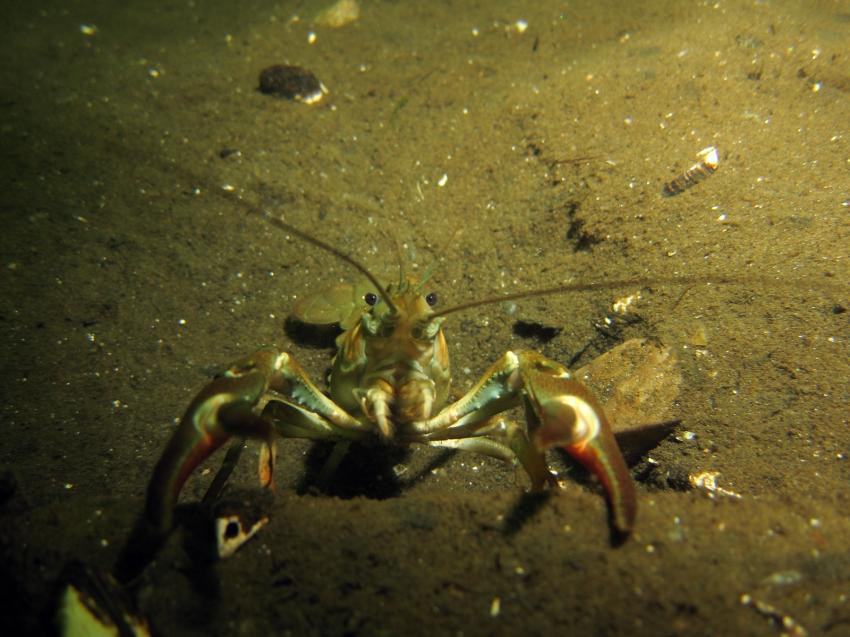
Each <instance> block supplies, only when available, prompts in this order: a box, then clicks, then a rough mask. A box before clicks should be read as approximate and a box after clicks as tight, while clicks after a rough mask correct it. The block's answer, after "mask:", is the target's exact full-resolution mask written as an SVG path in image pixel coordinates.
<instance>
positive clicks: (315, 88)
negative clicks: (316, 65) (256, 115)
mask: <svg viewBox="0 0 850 637" xmlns="http://www.w3.org/2000/svg"><path fill="white" fill-rule="evenodd" d="M260 92H261V93H265V94H266V95H272V96H274V97H280V98H285V99H289V100H295V101H296V102H304V103H305V104H315V103H316V102H318V101H319V100H321V99H322V97H323V96H324V95H325V93H327V92H328V89H327V88H326V87H325V85H324V84H322V83H321V82H320V81H319V79H318V78H317V77H316V76H315V75H313V73H312V71H308V70H307V69H303V68H301V67H300V66H291V65H289V64H275V65H274V66H269V67H267V68H265V69H263V70H262V71H260Z"/></svg>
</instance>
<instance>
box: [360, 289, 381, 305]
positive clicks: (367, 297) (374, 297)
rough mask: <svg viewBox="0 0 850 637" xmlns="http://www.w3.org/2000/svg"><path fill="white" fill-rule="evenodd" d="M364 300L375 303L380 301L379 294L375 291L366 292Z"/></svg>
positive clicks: (367, 302) (368, 303)
mask: <svg viewBox="0 0 850 637" xmlns="http://www.w3.org/2000/svg"><path fill="white" fill-rule="evenodd" d="M363 300H364V301H366V305H375V303H377V302H378V295H377V294H375V293H374V292H366V294H364V295H363Z"/></svg>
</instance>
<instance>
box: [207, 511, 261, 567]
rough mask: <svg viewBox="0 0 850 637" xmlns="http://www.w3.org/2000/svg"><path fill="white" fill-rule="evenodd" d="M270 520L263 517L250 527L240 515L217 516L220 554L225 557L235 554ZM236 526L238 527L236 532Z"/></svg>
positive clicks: (216, 538) (216, 528)
mask: <svg viewBox="0 0 850 637" xmlns="http://www.w3.org/2000/svg"><path fill="white" fill-rule="evenodd" d="M268 522H269V519H268V518H267V517H262V518H260V519H259V520H257V521H256V522H255V523H254V524H253V525H252V526H250V527H249V526H248V525H247V524H245V522H244V521H243V520H242V519H241V518H240V517H239V516H238V515H223V516H221V517H220V518H216V521H215V540H216V545H217V546H218V556H219V557H220V558H221V559H225V558H228V557H230V556H231V555H233V554H234V553H235V552H236V551H237V550H239V547H240V546H242V545H243V544H245V542H247V541H248V540H250V539H251V538H252V537H254V535H255V534H256V533H257V531H259V530H260V529H261V528H263V527H264V526H265V525H266V524H268ZM234 525H235V527H234ZM234 528H235V529H236V532H235V533H234Z"/></svg>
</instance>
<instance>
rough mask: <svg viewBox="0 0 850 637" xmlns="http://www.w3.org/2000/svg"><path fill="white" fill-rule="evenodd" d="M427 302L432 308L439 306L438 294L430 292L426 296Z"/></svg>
mask: <svg viewBox="0 0 850 637" xmlns="http://www.w3.org/2000/svg"><path fill="white" fill-rule="evenodd" d="M425 302H426V303H427V304H428V305H430V306H431V307H434V306H435V305H437V293H436V292H429V293H428V294H427V295H426V296H425Z"/></svg>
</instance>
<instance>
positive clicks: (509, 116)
mask: <svg viewBox="0 0 850 637" xmlns="http://www.w3.org/2000/svg"><path fill="white" fill-rule="evenodd" d="M216 4H217V5H218V6H217V7H216V6H209V3H186V2H179V3H162V2H151V3H147V4H145V3H142V2H131V3H129V4H128V5H127V6H126V7H121V8H119V7H117V6H115V5H114V3H97V2H91V1H90V0H82V1H81V2H77V3H73V4H72V5H70V6H69V5H68V4H67V3H47V4H44V3H41V4H39V5H38V6H36V5H34V4H29V5H27V4H23V3H17V4H16V5H15V6H14V7H10V8H8V9H7V13H8V14H9V17H8V18H7V20H6V21H5V22H4V25H3V27H2V38H3V39H2V42H3V44H2V47H3V55H2V58H0V68H2V82H0V86H2V89H0V91H2V102H0V109H2V126H0V132H1V133H2V144H1V145H0V147H1V148H2V153H0V156H2V165H3V169H2V174H3V176H4V179H3V182H4V183H3V189H2V196H0V197H2V219H3V223H2V226H3V232H2V235H0V251H1V253H2V268H0V322H2V326H3V332H4V336H5V337H4V338H3V340H2V344H0V347H2V352H0V361H2V362H0V364H2V379H3V381H2V383H3V390H2V394H3V400H2V431H3V434H2V436H3V443H2V445H0V496H2V500H0V507H2V508H0V572H2V577H0V599H3V600H4V606H5V609H6V610H5V611H4V612H3V613H2V615H0V632H2V633H3V634H29V635H32V634H39V633H40V632H42V631H47V630H48V626H49V617H50V615H51V613H52V610H51V604H52V601H51V600H52V598H51V595H52V594H53V591H54V589H55V586H56V578H57V577H58V575H59V573H60V571H61V569H62V567H63V566H64V564H65V563H66V562H68V561H69V560H73V559H77V560H82V561H84V562H86V563H88V564H90V565H92V566H94V567H97V568H101V569H104V570H108V569H110V568H111V566H112V564H113V563H114V561H115V559H116V556H117V554H118V552H119V551H120V549H121V547H122V544H123V542H124V541H125V539H126V538H127V536H128V534H129V532H130V529H131V527H132V525H133V522H134V519H135V518H136V516H137V515H138V513H139V512H140V510H141V507H142V502H143V496H144V491H145V488H146V485H147V480H148V479H149V477H150V474H151V471H152V468H153V466H154V464H155V462H156V460H157V459H158V457H159V454H160V453H161V450H162V449H163V447H164V445H165V443H166V441H167V439H168V437H169V435H170V432H171V430H172V429H173V427H174V419H175V418H179V416H180V415H181V411H182V410H183V409H185V407H186V405H187V404H188V403H189V401H190V400H191V398H192V397H193V396H194V394H195V393H196V392H197V391H198V390H199V389H200V388H201V387H203V385H204V384H205V383H206V382H207V380H208V379H209V378H210V377H211V376H212V375H213V374H214V373H215V372H216V371H218V370H220V369H222V368H223V367H225V366H226V365H227V364H228V363H229V362H231V361H233V360H236V359H238V358H240V357H241V356H243V355H245V354H247V353H249V352H251V351H253V350H254V349H256V348H257V347H259V346H260V345H262V344H277V345H279V346H280V347H282V348H285V349H286V350H287V351H290V352H292V353H293V355H294V356H295V357H296V358H297V360H298V361H299V362H301V364H302V365H303V366H304V367H305V368H306V369H307V370H308V371H309V372H310V374H311V375H312V377H313V378H315V379H317V380H319V379H321V378H322V376H323V373H324V370H325V369H326V368H327V367H328V364H329V362H330V358H331V356H332V351H331V350H329V349H322V348H316V347H311V346H310V344H305V343H300V342H298V341H297V339H296V340H293V339H291V338H289V337H288V336H287V335H286V333H285V331H284V319H285V318H286V316H287V314H288V312H289V309H290V308H291V307H292V305H293V304H294V302H295V301H296V300H297V299H300V298H303V297H304V296H305V295H309V294H315V293H316V292H317V291H319V290H321V289H322V288H325V287H327V286H329V285H332V284H334V283H336V282H338V281H340V280H344V279H352V278H354V277H353V273H352V271H351V269H350V268H349V267H348V266H346V265H345V264H343V263H341V262H340V261H338V260H336V259H334V258H333V257H329V256H328V255H327V254H324V253H322V252H320V251H317V250H316V249H314V248H312V247H310V246H308V245H305V244H304V243H301V242H299V241H297V240H294V239H292V238H288V237H286V236H285V235H284V233H282V232H281V231H280V230H278V229H276V228H274V227H271V226H270V225H269V224H267V223H265V222H264V221H263V220H262V219H260V218H259V217H258V216H256V215H254V214H251V212H250V208H249V207H246V206H244V205H240V204H239V203H238V202H237V201H235V199H234V197H233V196H230V195H228V194H227V193H226V192H224V193H223V192H222V191H221V188H222V187H223V186H224V185H229V186H231V187H232V188H233V189H234V190H235V192H237V193H239V194H242V195H243V196H244V197H245V199H246V200H250V202H252V204H251V205H257V206H261V207H263V208H266V209H268V210H271V211H273V212H275V213H276V214H282V215H283V216H284V217H285V218H286V219H287V221H289V222H290V223H293V224H295V225H297V226H299V227H301V228H304V229H306V230H308V231H309V232H311V233H314V234H315V235H317V236H319V237H321V238H322V239H323V240H325V241H327V242H329V243H331V244H333V245H334V246H337V247H338V248H339V249H341V250H343V251H345V252H349V253H351V254H352V255H354V256H355V257H356V258H357V259H359V260H360V261H362V262H363V263H364V264H366V265H367V266H368V267H369V268H370V269H372V270H373V271H374V272H375V273H376V274H378V275H379V276H381V277H382V278H385V279H386V280H394V279H395V277H397V272H398V264H399V261H400V260H401V261H402V262H403V263H404V265H405V266H406V267H407V268H408V270H410V271H412V272H413V273H417V272H418V273H421V272H423V271H424V269H425V268H426V267H428V266H429V265H430V264H432V263H435V262H437V263H438V269H437V271H436V274H435V275H434V283H435V287H436V289H438V291H439V293H440V295H441V303H443V304H445V306H450V305H455V304H457V303H460V302H463V301H467V300H471V299H477V298H483V297H487V296H492V295H494V294H499V293H503V292H507V291H517V290H523V289H533V288H536V287H542V286H548V285H552V284H553V283H556V282H560V281H605V280H612V279H622V278H629V277H653V276H662V275H664V276H669V275H674V274H675V275H681V276H690V277H700V276H717V277H721V276H723V277H736V278H738V279H739V280H740V282H738V283H730V284H725V285H705V284H694V285H692V286H690V287H687V288H685V289H683V288H682V286H664V285H661V286H645V287H643V289H640V290H638V289H631V288H630V289H624V290H620V291H601V292H593V293H584V294H574V295H563V296H556V297H547V298H541V299H528V300H521V301H517V302H516V303H515V305H514V304H495V305H489V306H486V307H482V308H479V309H477V310H472V311H469V312H467V313H464V314H458V315H454V316H451V317H450V319H449V320H448V321H447V323H446V335H447V339H448V341H449V348H450V352H451V355H452V359H453V364H454V386H455V392H456V393H458V392H460V391H462V390H464V389H466V388H467V387H469V386H470V385H471V384H472V383H473V382H474V381H475V380H476V379H477V378H478V377H479V375H480V374H481V373H483V372H484V370H485V369H486V368H487V367H488V366H489V365H490V363H491V362H492V361H493V360H495V359H496V358H497V357H498V356H500V355H501V354H502V353H503V352H504V351H506V350H508V349H520V348H532V349H539V350H541V351H542V352H543V353H544V354H546V355H547V356H549V357H551V358H554V359H556V360H560V361H564V362H566V361H570V360H573V359H574V358H576V353H577V352H581V351H582V349H583V348H585V349H584V351H583V353H582V354H581V356H578V357H577V360H576V365H583V364H586V363H587V362H589V361H590V360H592V359H593V358H594V357H596V356H598V355H600V354H602V353H603V352H604V351H605V350H606V349H608V348H610V347H613V346H615V345H616V344H617V343H619V342H622V341H623V340H625V339H628V338H633V337H646V338H650V339H655V340H658V341H660V342H662V343H664V344H665V345H667V346H669V347H671V348H673V350H674V351H675V352H676V355H677V357H678V359H679V363H680V365H681V369H682V373H683V378H684V380H683V385H682V391H681V394H680V396H679V399H678V401H677V402H676V404H675V405H674V407H675V417H676V418H679V419H680V420H681V424H680V425H679V426H678V428H677V430H676V432H675V433H674V434H673V435H672V436H671V437H670V438H668V439H667V440H665V441H663V442H662V443H661V444H660V445H659V446H658V447H656V448H655V449H652V450H651V451H650V452H649V454H648V455H646V456H644V457H643V458H641V459H640V460H639V462H638V463H637V465H636V466H635V468H634V475H635V478H636V479H637V480H638V492H639V510H638V519H637V524H636V526H635V529H634V532H633V534H632V537H631V538H630V539H629V540H628V541H627V542H625V543H624V544H622V545H621V546H616V547H615V546H613V545H612V543H611V538H610V528H609V525H608V519H607V511H606V505H605V500H604V498H603V496H602V493H601V491H600V490H599V488H598V487H597V486H596V484H595V483H594V482H593V481H592V480H589V479H587V478H586V477H585V476H583V475H581V473H580V472H571V473H570V474H569V475H567V476H566V477H565V478H564V483H565V488H564V489H563V490H561V491H560V492H556V493H553V494H551V497H547V498H540V499H535V498H529V497H528V496H524V495H523V489H524V488H525V487H526V486H527V482H526V478H525V476H524V475H522V473H521V471H519V470H515V469H514V468H512V467H510V466H505V465H503V464H501V463H499V462H498V461H496V460H492V459H488V458H481V457H478V456H473V455H465V454H456V455H451V454H445V453H443V452H441V451H440V450H430V449H419V448H416V449H412V450H410V452H409V453H408V452H406V451H404V450H401V451H399V450H386V451H385V452H384V451H380V452H376V451H375V450H360V451H355V452H354V453H353V454H352V457H350V458H348V459H347V461H346V464H345V466H344V467H342V468H341V470H340V472H339V474H338V475H337V476H336V479H335V482H334V483H333V484H332V485H331V487H330V488H329V489H327V490H326V492H324V493H322V492H317V490H316V489H315V488H309V487H310V486H311V485H310V476H311V472H315V467H316V466H321V459H322V458H323V455H324V454H326V453H327V449H325V448H322V447H314V446H313V445H311V444H309V443H306V442H287V443H286V444H282V445H280V451H281V456H280V458H279V463H278V470H277V475H276V482H277V485H278V488H277V492H276V494H275V504H274V506H273V508H272V510H271V520H270V522H269V524H268V526H267V527H265V528H264V529H263V530H262V531H261V532H260V534H259V535H258V536H257V537H256V538H254V539H253V540H252V541H251V542H249V543H248V544H246V545H245V546H244V547H243V548H242V549H241V550H240V551H239V552H238V553H237V554H236V555H235V556H234V557H232V558H231V559H229V560H226V561H222V562H219V563H215V564H199V563H198V561H197V558H195V557H193V554H192V551H187V550H186V549H185V548H184V544H185V542H186V541H187V538H188V540H191V537H190V536H189V534H188V531H187V530H186V529H179V530H178V531H177V532H176V533H175V534H174V537H173V538H172V540H171V541H170V542H169V543H168V545H167V546H166V547H165V548H164V549H163V551H162V553H161V554H160V555H159V557H158V559H157V560H156V562H155V563H154V564H152V565H151V567H150V568H149V569H147V571H146V572H145V573H144V574H143V576H142V577H141V578H140V580H139V581H138V582H136V584H135V586H134V588H133V590H132V593H133V594H134V596H135V597H136V599H137V601H138V604H139V606H140V608H141V610H142V611H143V613H144V614H145V615H147V616H148V617H149V619H150V621H151V624H152V626H153V628H154V630H155V631H156V633H157V634H161V635H260V634H265V635H268V634H273V635H296V636H301V635H401V634H405V635H454V636H460V635H465V636H469V635H513V634H519V633H520V631H522V633H523V634H527V635H555V634H571V635H731V634H735V635H765V636H768V635H779V634H781V631H782V628H781V627H780V626H779V622H781V621H782V618H783V617H787V618H788V619H787V622H789V623H788V624H787V626H786V628H785V630H786V632H787V634H791V635H802V634H806V633H807V634H810V635H829V636H830V637H832V636H837V635H850V601H848V596H850V520H848V517H847V511H848V508H850V464H848V454H850V410H848V403H850V347H849V346H848V340H850V313H848V311H847V309H848V307H850V285H848V281H850V258H848V257H849V256H850V178H848V161H850V130H848V122H850V4H848V3H847V2H825V1H824V2H718V3H714V2H706V3H701V2H687V3H685V2H648V3H634V6H631V3H623V2H601V3H600V2H570V3H565V2H549V1H541V2H535V3H525V2H500V3H494V2H427V3H425V2H377V1H376V2H368V1H365V0H364V1H363V2H362V3H361V11H360V17H359V19H357V20H356V21H355V22H352V23H350V24H348V25H346V26H344V27H342V28H339V29H332V28H329V27H319V26H313V25H312V24H311V18H312V17H313V16H314V15H315V14H316V12H317V11H318V10H319V9H320V8H322V7H323V5H321V4H319V3H315V4H314V3H306V2H261V1H255V2H244V3H216ZM237 5H238V6H237ZM296 15H297V16H300V20H294V19H293V16H296ZM518 20H524V21H526V23H527V26H526V28H524V30H523V28H522V23H519V24H518V22H517V21H518ZM81 27H82V28H81ZM311 31H314V32H315V34H316V39H315V43H313V44H310V43H309V33H310V32H311ZM282 63H289V64H296V65H299V66H303V67H305V68H307V69H310V70H311V71H312V72H314V73H315V74H316V76H317V77H318V78H319V79H320V80H321V81H322V82H323V83H324V84H325V85H326V86H327V88H328V90H329V93H328V95H326V96H325V97H324V99H323V100H322V101H321V102H319V103H318V104H315V105H306V104H300V103H296V102H292V101H286V100H278V99H273V98H271V97H269V96H267V95H263V94H261V93H259V92H258V91H257V90H256V87H257V78H258V75H259V72H260V70H261V69H263V68H264V67H267V66H270V65H272V64H282ZM710 145H713V146H716V147H717V149H718V151H719V156H720V165H719V168H718V169H717V171H716V172H715V173H714V174H713V175H711V176H709V177H708V178H707V179H705V180H703V181H702V182H700V183H698V184H696V185H695V186H694V187H692V188H690V189H689V190H687V191H686V192H684V193H682V194H680V195H677V196H674V197H663V196H662V188H663V185H664V183H665V182H667V181H669V180H671V179H673V178H675V177H676V176H677V175H679V174H681V173H682V172H683V171H685V170H687V169H688V168H689V166H691V165H692V164H693V163H694V162H695V161H696V156H697V153H698V151H700V150H701V149H702V148H705V147H707V146H710ZM223 151H225V152H223ZM237 151H238V152H237ZM444 176H445V180H444V179H443V177H444ZM441 182H443V183H442V185H440V184H441ZM638 291H640V298H639V299H638V300H636V301H634V302H633V304H632V305H631V306H630V308H629V320H620V321H616V322H615V325H614V326H613V328H611V327H610V326H607V325H604V319H605V317H606V316H608V315H609V314H611V306H612V303H613V302H614V301H615V300H616V299H621V298H623V297H625V296H628V295H630V294H633V293H635V292H638ZM518 321H525V322H527V323H531V324H535V325H537V324H539V325H540V326H544V327H549V328H555V331H557V330H560V331H557V335H556V336H555V337H554V338H552V339H551V340H548V341H546V342H543V341H541V340H540V339H539V338H535V337H534V334H532V335H531V336H520V335H519V333H523V332H522V331H521V330H520V331H518V330H516V329H515V326H516V324H517V322H518ZM518 332H519V333H518ZM255 448H256V446H252V447H251V453H246V454H244V457H243V460H242V462H241V463H240V466H239V469H238V470H237V473H236V475H235V476H234V477H233V479H232V484H233V486H234V488H237V489H244V490H250V489H253V488H254V487H255V485H256V478H255V476H254V473H255V462H254V460H253V455H254V450H255ZM219 457H220V456H219ZM217 463H218V457H217V458H214V459H212V460H211V461H210V462H209V463H207V465H206V468H207V469H209V470H208V471H206V472H203V471H199V472H198V473H197V474H196V475H195V476H194V477H193V478H192V479H191V480H190V482H189V484H188V485H187V487H186V488H185V490H184V496H183V502H184V503H185V505H186V506H188V507H189V508H191V505H192V503H196V502H197V501H198V500H199V498H200V497H201V496H202V495H203V493H204V491H205V489H206V487H207V486H208V484H209V482H210V480H211V478H212V475H214V473H215V469H216V467H217V466H218V464H217ZM706 472H709V473H706ZM701 474H702V475H703V476H706V475H707V476H711V477H712V478H713V480H714V491H711V490H709V489H708V488H707V487H706V486H705V483H704V486H703V487H692V486H691V481H690V477H691V476H699V475H701ZM397 476H400V477H397ZM249 492H250V491H249ZM745 596H749V597H745ZM742 599H743V600H745V601H746V600H749V603H742ZM771 609H772V610H771ZM794 631H797V632H794ZM800 631H803V632H800Z"/></svg>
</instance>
